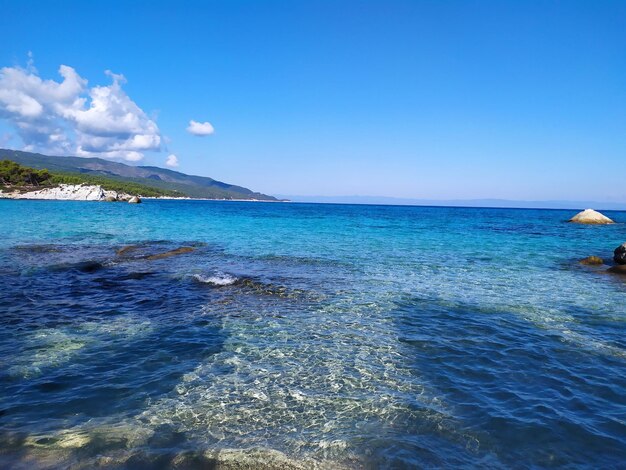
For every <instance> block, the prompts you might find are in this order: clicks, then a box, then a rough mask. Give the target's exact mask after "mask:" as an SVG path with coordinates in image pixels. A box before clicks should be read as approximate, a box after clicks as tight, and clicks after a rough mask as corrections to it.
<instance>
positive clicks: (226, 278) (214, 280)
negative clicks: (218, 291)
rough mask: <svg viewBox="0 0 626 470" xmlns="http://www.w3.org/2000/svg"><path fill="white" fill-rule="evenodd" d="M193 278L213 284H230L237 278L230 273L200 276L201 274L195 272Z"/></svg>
mask: <svg viewBox="0 0 626 470" xmlns="http://www.w3.org/2000/svg"><path fill="white" fill-rule="evenodd" d="M193 277H194V279H195V280H196V281H198V282H201V283H203V284H211V285H213V286H231V285H233V284H234V283H235V282H237V281H238V280H239V279H238V278H236V277H235V276H231V275H230V274H219V275H215V276H202V275H201V274H195V275H194V276H193Z"/></svg>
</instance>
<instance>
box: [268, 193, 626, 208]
mask: <svg viewBox="0 0 626 470" xmlns="http://www.w3.org/2000/svg"><path fill="white" fill-rule="evenodd" d="M278 197H280V198H285V199H289V200H290V201H293V202H316V203H324V204H370V205H394V206H443V207H493V208H511V209H514V208H518V209H572V210H581V209H588V208H593V209H602V210H618V211H623V210H626V202H624V203H620V202H599V201H515V200H507V199H409V198H395V197H384V196H283V195H278Z"/></svg>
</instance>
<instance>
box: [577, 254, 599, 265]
mask: <svg viewBox="0 0 626 470" xmlns="http://www.w3.org/2000/svg"><path fill="white" fill-rule="evenodd" d="M579 263H580V264H584V265H587V266H598V265H601V264H604V260H603V259H602V258H600V257H599V256H587V257H586V258H585V259H581V260H580V261H579Z"/></svg>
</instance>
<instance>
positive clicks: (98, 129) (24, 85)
mask: <svg viewBox="0 0 626 470" xmlns="http://www.w3.org/2000/svg"><path fill="white" fill-rule="evenodd" d="M59 74H60V75H61V77H62V80H61V81H59V82H56V81H54V80H43V79H42V78H41V77H39V74H38V72H37V70H36V69H35V68H34V67H33V66H32V63H30V62H29V66H28V67H27V68H26V69H23V68H21V67H4V68H2V69H0V118H2V119H6V120H7V121H9V122H10V123H11V124H12V125H13V126H14V127H15V129H16V131H17V134H18V135H19V136H20V138H21V139H22V141H23V142H24V145H25V147H24V150H27V151H40V152H46V153H52V154H61V155H68V154H75V155H79V156H83V157H94V156H99V157H105V158H119V159H123V160H127V161H138V160H141V159H142V158H143V152H144V151H148V150H160V148H161V134H160V131H159V128H158V127H157V125H156V123H155V122H154V121H153V120H152V119H150V118H149V117H148V116H147V115H146V113H145V112H144V111H143V110H142V109H141V108H140V107H139V106H137V104H136V103H135V102H134V101H133V100H131V99H130V97H129V96H128V95H127V94H126V93H125V92H124V90H123V89H122V84H124V83H125V81H126V80H125V78H124V77H123V76H122V75H116V74H114V73H112V72H110V71H106V74H107V75H108V76H109V77H111V81H112V83H111V84H110V85H108V86H95V87H92V88H89V87H88V86H87V80H85V79H84V78H82V77H81V76H80V75H78V73H76V71H75V70H74V69H73V68H72V67H68V66H67V65H61V66H60V67H59Z"/></svg>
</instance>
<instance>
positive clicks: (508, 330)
mask: <svg viewBox="0 0 626 470" xmlns="http://www.w3.org/2000/svg"><path fill="white" fill-rule="evenodd" d="M571 215H573V214H572V212H571V211H550V210H511V209H472V208H430V207H389V206H350V205H316V204H271V203H229V202H209V201H153V200H150V201H147V202H145V203H144V204H141V205H128V204H105V203H84V202H59V201H6V200H0V220H1V232H0V235H1V236H2V237H1V241H0V315H1V316H0V384H1V385H0V466H4V467H10V468H28V469H31V468H56V467H60V468H65V467H68V466H72V468H93V467H95V466H99V467H102V468H170V467H176V468H185V466H187V467H189V468H195V467H198V466H201V465H205V467H206V468H212V467H211V465H214V464H215V460H214V459H215V456H216V455H218V454H219V453H220V452H221V453H222V454H221V455H226V456H228V458H230V459H231V463H232V462H235V464H233V465H236V463H237V462H238V459H240V460H241V461H243V460H244V459H245V458H247V457H246V456H247V454H246V453H245V452H244V450H245V449H251V448H254V449H257V451H258V452H259V453H260V454H259V455H261V456H262V457H261V459H262V460H263V459H265V461H266V462H270V460H271V461H272V462H274V461H275V460H276V459H279V460H278V461H279V462H282V463H281V464H282V465H287V466H283V467H281V468H296V466H297V465H302V466H303V467H304V468H313V467H315V466H320V467H326V468H340V467H345V468H415V467H481V468H512V467H513V468H529V467H533V468H549V467H563V466H570V467H576V468H626V466H625V465H624V462H625V461H626V335H625V332H626V328H625V327H626V280H625V278H624V277H620V276H614V275H608V274H605V273H604V272H603V269H599V268H592V267H583V266H580V265H578V264H577V260H578V259H580V258H583V257H586V256H589V255H600V256H603V257H605V259H610V256H611V254H612V251H613V249H614V248H615V247H616V246H617V245H619V244H620V243H622V242H624V241H626V225H624V224H621V223H620V224H616V225H613V226H595V227H594V226H579V225H572V224H568V223H565V222H564V221H565V220H567V219H568V218H569V217H571ZM607 215H609V216H611V217H613V218H614V219H615V220H617V221H621V222H626V213H619V212H613V213H610V212H607ZM125 246H132V248H129V249H128V250H126V251H124V252H122V253H120V254H118V253H117V251H118V250H120V249H121V248H122V247H125ZM183 246H185V247H190V248H193V250H192V251H189V252H186V253H179V254H178V255H176V256H170V257H166V258H162V259H154V258H153V259H149V257H150V256H151V255H155V254H159V253H165V252H168V251H170V250H173V249H177V248H180V247H183ZM279 452H280V454H279ZM263 456H265V457H263ZM211 459H213V460H211ZM272 459H274V460H272ZM280 459H285V460H280ZM286 459H290V460H288V461H287V460H286ZM242 466H243V464H242ZM291 466H293V467H291ZM229 468H236V467H229Z"/></svg>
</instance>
